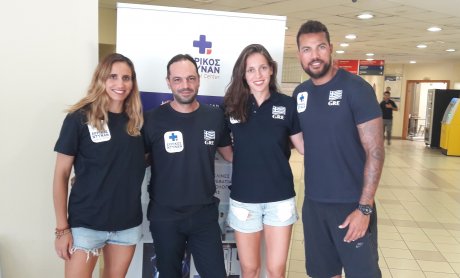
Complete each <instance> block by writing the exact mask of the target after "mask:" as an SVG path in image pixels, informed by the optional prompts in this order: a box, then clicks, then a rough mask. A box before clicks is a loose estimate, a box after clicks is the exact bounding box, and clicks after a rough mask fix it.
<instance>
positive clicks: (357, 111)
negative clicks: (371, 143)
mask: <svg viewBox="0 0 460 278" xmlns="http://www.w3.org/2000/svg"><path fill="white" fill-rule="evenodd" d="M293 97H294V98H296V99H297V112H298V114H299V120H300V126H301V127H302V130H303V137H304V144H305V150H304V161H305V196H306V197H307V198H309V199H311V200H314V201H318V202H329V203H353V202H357V201H359V198H360V196H361V193H362V188H363V177H364V163H365V160H366V157H365V152H364V148H363V146H362V144H361V140H360V137H359V134H358V129H357V125H359V124H362V123H365V122H367V121H370V120H373V119H375V118H378V117H381V111H380V109H379V106H378V102H377V99H376V96H375V93H374V89H373V88H372V86H370V85H369V83H367V82H366V81H365V80H364V79H362V78H361V77H359V76H357V75H354V74H351V73H349V72H347V71H345V70H343V69H339V70H338V71H337V74H336V75H335V76H334V77H333V78H332V80H330V81H329V82H327V83H326V84H323V85H319V86H316V85H314V84H313V82H312V81H311V80H307V81H305V82H304V83H302V84H300V85H299V86H297V88H296V89H295V90H294V93H293Z"/></svg>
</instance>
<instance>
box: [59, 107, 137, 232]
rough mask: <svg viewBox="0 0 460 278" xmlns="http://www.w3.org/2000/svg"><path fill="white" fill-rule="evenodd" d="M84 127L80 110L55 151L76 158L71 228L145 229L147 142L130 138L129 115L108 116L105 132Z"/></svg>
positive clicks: (70, 117) (63, 131)
mask: <svg viewBox="0 0 460 278" xmlns="http://www.w3.org/2000/svg"><path fill="white" fill-rule="evenodd" d="M85 122H86V116H85V114H84V113H83V112H82V111H81V110H80V111H77V112H74V113H71V114H68V115H67V117H66V118H65V120H64V123H63V125H62V129H61V133H60V135H59V138H58V140H57V142H56V146H55V148H54V150H55V151H56V152H59V153H62V154H66V155H70V156H74V157H75V160H74V171H75V183H74V185H73V186H72V188H71V192H70V197H69V205H68V214H69V224H70V226H71V227H85V228H89V229H94V230H100V231H120V230H124V229H129V228H133V227H136V226H138V225H140V224H141V223H142V207H141V199H140V198H141V186H142V180H143V179H144V173H145V159H144V145H143V142H142V136H130V135H129V134H128V133H127V131H126V124H127V122H128V117H127V116H126V115H125V114H114V113H109V122H108V130H106V131H105V132H99V131H97V130H96V129H95V128H93V127H89V126H88V125H87V124H85Z"/></svg>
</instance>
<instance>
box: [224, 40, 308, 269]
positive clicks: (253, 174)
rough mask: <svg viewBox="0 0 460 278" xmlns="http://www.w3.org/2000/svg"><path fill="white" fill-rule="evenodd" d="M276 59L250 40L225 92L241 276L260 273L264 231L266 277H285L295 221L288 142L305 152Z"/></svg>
mask: <svg viewBox="0 0 460 278" xmlns="http://www.w3.org/2000/svg"><path fill="white" fill-rule="evenodd" d="M276 74H277V64H276V62H275V61H274V60H273V59H272V57H271V56H270V54H269V52H268V51H267V49H265V47H264V46H262V45H260V44H251V45H248V46H247V47H246V48H244V49H243V51H242V52H241V54H240V56H239V57H238V59H237V61H236V63H235V65H234V67H233V73H232V77H231V81H230V84H229V86H228V89H227V91H226V93H225V96H224V107H225V113H226V116H227V126H228V127H229V129H230V130H231V133H232V135H233V142H234V159H233V173H232V185H231V193H230V209H229V215H228V222H229V225H230V226H231V227H232V228H233V229H234V230H235V236H236V243H237V247H238V256H239V259H240V264H241V269H242V274H243V277H245V278H251V277H259V275H260V268H261V254H260V245H261V238H262V235H263V236H264V237H265V244H266V268H267V275H268V277H272V278H273V277H284V275H285V272H286V260H287V255H288V250H289V243H290V239H291V231H292V225H293V223H295V222H296V221H297V218H298V216H297V211H296V206H295V200H294V196H295V192H294V182H293V176H292V171H291V168H290V164H289V157H290V155H291V145H290V144H291V143H292V144H293V145H294V146H295V147H296V148H297V150H298V151H299V152H300V153H303V139H302V132H301V131H300V126H299V120H298V117H297V113H296V107H295V101H294V100H293V99H292V98H291V97H289V96H286V95H283V94H281V93H280V90H279V88H278V85H277V81H276Z"/></svg>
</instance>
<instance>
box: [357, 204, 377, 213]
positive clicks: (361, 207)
mask: <svg viewBox="0 0 460 278" xmlns="http://www.w3.org/2000/svg"><path fill="white" fill-rule="evenodd" d="M358 210H359V211H360V212H362V214H364V215H371V214H372V212H373V211H374V209H373V208H372V206H370V205H362V204H359V205H358Z"/></svg>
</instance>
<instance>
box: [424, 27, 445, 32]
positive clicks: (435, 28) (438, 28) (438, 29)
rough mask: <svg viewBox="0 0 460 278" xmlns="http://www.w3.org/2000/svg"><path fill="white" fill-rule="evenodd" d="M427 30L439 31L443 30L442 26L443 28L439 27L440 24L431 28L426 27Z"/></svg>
mask: <svg viewBox="0 0 460 278" xmlns="http://www.w3.org/2000/svg"><path fill="white" fill-rule="evenodd" d="M426 30H428V31H430V32H439V31H441V30H442V28H441V27H438V26H433V27H430V28H428V29H426Z"/></svg>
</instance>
